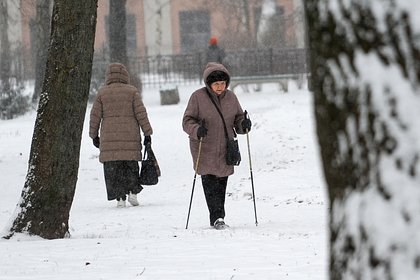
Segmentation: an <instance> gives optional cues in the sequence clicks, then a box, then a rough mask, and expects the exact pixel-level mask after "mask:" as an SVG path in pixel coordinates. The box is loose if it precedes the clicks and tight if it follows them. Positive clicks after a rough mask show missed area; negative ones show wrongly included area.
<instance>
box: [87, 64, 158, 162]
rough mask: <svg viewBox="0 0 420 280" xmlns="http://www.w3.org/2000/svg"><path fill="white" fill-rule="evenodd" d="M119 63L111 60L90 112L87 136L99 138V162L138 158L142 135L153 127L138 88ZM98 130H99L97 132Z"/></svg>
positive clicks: (151, 131)
mask: <svg viewBox="0 0 420 280" xmlns="http://www.w3.org/2000/svg"><path fill="white" fill-rule="evenodd" d="M129 82H130V80H129V74H128V72H127V69H126V68H125V66H124V65H123V64H121V63H111V64H110V65H109V66H108V70H107V73H106V85H105V86H103V87H102V88H101V89H100V90H99V92H98V95H97V96H96V99H95V101H94V103H93V106H92V110H91V112H90V125H89V136H90V137H91V138H92V139H93V138H95V137H97V136H99V137H100V147H99V149H100V154H99V161H100V162H106V161H116V160H135V161H140V160H141V157H142V156H141V148H142V145H141V135H140V128H141V130H142V131H143V133H144V135H145V136H147V135H152V133H153V130H152V127H151V125H150V123H149V119H148V117H147V112H146V108H145V107H144V105H143V102H142V101H141V99H140V95H139V93H138V91H137V89H136V88H135V87H134V86H132V85H130V84H129ZM99 129H100V133H99Z"/></svg>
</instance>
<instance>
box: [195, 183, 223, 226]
mask: <svg viewBox="0 0 420 280" xmlns="http://www.w3.org/2000/svg"><path fill="white" fill-rule="evenodd" d="M227 181H228V177H216V176H214V175H202V176H201V182H202V184H203V189H204V195H205V197H206V202H207V207H208V208H209V214H210V226H213V225H214V222H215V221H216V220H217V219H219V218H225V196H226V186H227Z"/></svg>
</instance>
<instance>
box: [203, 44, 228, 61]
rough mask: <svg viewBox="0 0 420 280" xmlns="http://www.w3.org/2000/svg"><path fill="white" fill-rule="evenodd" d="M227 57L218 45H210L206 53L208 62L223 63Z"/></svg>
mask: <svg viewBox="0 0 420 280" xmlns="http://www.w3.org/2000/svg"><path fill="white" fill-rule="evenodd" d="M224 58H225V51H224V50H223V49H222V48H220V47H219V46H218V45H210V46H209V47H208V49H207V53H206V59H207V61H206V62H218V63H223V59H224Z"/></svg>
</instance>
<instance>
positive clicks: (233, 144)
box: [206, 89, 241, 165]
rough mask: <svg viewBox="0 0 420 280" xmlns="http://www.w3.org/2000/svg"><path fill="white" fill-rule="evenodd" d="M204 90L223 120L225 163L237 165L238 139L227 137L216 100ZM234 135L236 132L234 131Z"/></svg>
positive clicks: (239, 154)
mask: <svg viewBox="0 0 420 280" xmlns="http://www.w3.org/2000/svg"><path fill="white" fill-rule="evenodd" d="M206 92H207V95H208V96H209V98H210V100H211V102H212V103H213V105H214V107H216V109H217V112H218V113H219V115H220V117H221V118H222V121H223V127H224V129H225V136H226V164H227V165H239V164H240V163H241V151H240V150H239V144H238V140H237V139H236V138H234V139H229V135H228V132H227V127H226V122H225V118H223V114H222V112H221V111H220V109H219V107H217V104H216V102H214V100H213V98H212V97H211V95H210V92H208V90H207V89H206ZM234 133H235V132H234ZM235 137H236V133H235Z"/></svg>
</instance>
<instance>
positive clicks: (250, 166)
mask: <svg viewBox="0 0 420 280" xmlns="http://www.w3.org/2000/svg"><path fill="white" fill-rule="evenodd" d="M247 115H248V112H247V111H246V110H245V112H244V116H245V118H248V116H247ZM246 142H247V144H248V158H249V172H250V173H251V186H252V200H253V201H254V214H255V226H258V221H257V206H256V204H255V191H254V176H253V175H252V163H251V149H250V147H249V146H250V145H249V134H248V129H247V130H246Z"/></svg>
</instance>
